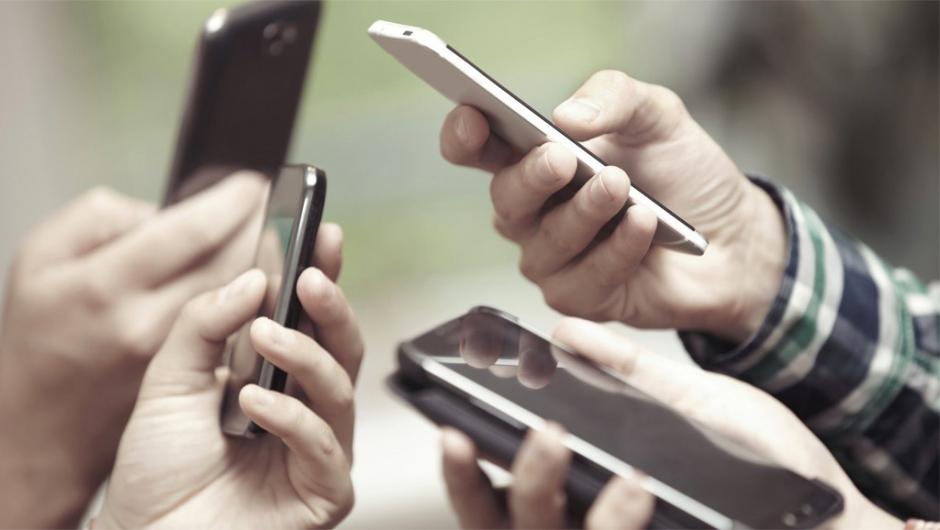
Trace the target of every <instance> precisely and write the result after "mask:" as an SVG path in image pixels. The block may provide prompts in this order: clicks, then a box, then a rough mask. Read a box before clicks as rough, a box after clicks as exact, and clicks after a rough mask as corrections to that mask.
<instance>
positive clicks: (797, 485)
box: [412, 310, 838, 528]
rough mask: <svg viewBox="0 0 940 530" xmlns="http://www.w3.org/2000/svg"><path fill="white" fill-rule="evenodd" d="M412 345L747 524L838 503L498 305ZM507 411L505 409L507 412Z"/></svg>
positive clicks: (793, 518) (815, 513) (785, 522)
mask: <svg viewBox="0 0 940 530" xmlns="http://www.w3.org/2000/svg"><path fill="white" fill-rule="evenodd" d="M412 345H413V346H414V347H415V348H416V349H417V350H418V351H419V352H420V353H421V354H423V355H426V356H428V357H430V358H431V360H433V361H436V362H437V363H440V364H441V365H443V366H444V367H445V368H446V369H448V370H450V371H453V372H455V373H456V374H458V375H459V376H462V377H463V378H465V379H467V380H470V381H471V382H473V383H476V384H477V385H480V386H482V387H484V388H485V389H487V390H489V391H492V392H493V393H495V394H498V395H499V396H502V397H503V398H506V399H507V400H508V401H510V402H511V403H514V404H516V405H518V406H520V407H521V408H522V409H524V411H527V412H528V413H531V414H534V415H536V416H538V417H540V418H544V419H546V420H553V421H556V422H558V423H560V424H561V425H563V426H565V428H566V429H567V430H568V431H569V432H570V433H571V434H572V435H574V436H576V437H578V438H580V439H581V440H584V441H586V442H587V443H588V445H589V446H593V448H596V449H599V450H600V451H601V452H603V453H607V454H608V455H611V456H613V457H615V458H616V459H617V460H619V461H620V462H623V463H626V464H628V465H630V466H633V467H635V468H637V469H639V470H641V471H643V472H645V473H647V474H649V475H650V476H651V477H653V478H654V479H656V480H657V481H658V482H661V483H663V484H665V485H666V486H668V487H670V488H672V489H673V490H677V491H678V492H680V493H681V494H683V495H685V496H687V497H690V498H691V499H694V500H695V501H697V502H698V503H699V504H703V505H705V506H707V507H709V508H711V509H712V510H715V511H717V512H719V513H720V514H722V515H724V516H725V517H728V518H731V519H734V520H737V521H740V522H743V523H745V524H746V525H749V526H753V527H757V528H766V527H771V528H773V527H786V526H802V524H804V522H803V521H800V520H799V519H805V518H807V517H810V516H812V517H814V518H818V517H819V514H820V513H828V511H829V510H831V509H832V504H833V502H836V503H837V502H838V496H837V495H835V496H834V495H833V494H832V493H831V492H829V491H827V490H825V489H822V488H820V487H819V486H818V485H817V484H815V483H813V482H811V481H809V480H806V479H804V478H802V477H800V476H798V475H796V474H794V473H792V472H790V471H788V470H785V469H783V468H781V467H778V466H776V465H774V464H773V463H771V462H768V461H766V460H764V459H762V458H760V457H759V456H757V455H756V454H754V453H753V452H751V451H749V450H747V449H745V448H743V447H742V446H740V445H738V444H737V443H735V442H733V441H731V440H729V439H727V438H725V437H723V436H719V435H718V434H716V433H713V432H710V431H709V430H708V429H706V428H704V427H703V426H701V425H699V424H697V423H695V422H693V421H692V420H689V419H687V418H685V417H683V416H682V415H680V414H678V413H677V412H675V411H674V410H673V409H671V408H669V407H668V406H666V405H664V404H662V403H660V402H658V401H656V400H655V399H653V398H651V397H650V396H648V395H646V394H644V393H642V392H640V391H638V390H637V389H635V388H633V387H631V386H630V385H628V384H627V383H625V382H624V381H623V380H622V379H621V378H619V377H617V376H616V375H614V374H613V373H612V372H608V371H607V370H606V369H604V368H601V367H598V366H596V365H594V364H593V363H592V362H590V361H588V360H586V359H585V358H584V357H581V356H579V355H577V354H575V353H572V352H569V351H567V350H565V349H564V348H561V347H559V346H557V345H555V344H553V343H551V342H549V341H548V340H545V339H544V338H542V337H540V336H538V335H536V334H535V333H532V332H530V331H528V330H526V329H524V328H523V327H521V326H519V325H518V324H516V323H515V322H513V321H511V320H508V319H507V318H506V317H504V316H500V315H497V314H494V313H492V312H491V310H483V311H478V310H477V311H471V312H470V313H468V314H467V315H464V316H463V317H461V318H458V319H455V320H452V321H450V322H448V323H446V324H443V325H442V326H439V327H438V328H436V329H434V330H433V331H431V332H429V333H427V334H425V335H423V336H421V337H419V338H417V339H415V340H414V341H412ZM458 379H459V378H458ZM446 384H447V385H448V386H451V387H452V389H454V390H457V391H458V392H461V393H464V394H470V395H473V389H472V385H471V386H468V387H467V388H464V389H460V388H458V386H459V385H455V384H454V382H453V381H449V382H446ZM475 397H476V399H471V401H472V402H476V404H477V406H480V404H481V402H482V403H484V404H485V403H486V398H485V397H483V396H475ZM484 408H491V409H492V410H495V409H499V408H500V405H499V404H497V403H489V405H484ZM506 409H507V407H505V406H504V407H502V412H503V413H508V411H507V410H506ZM579 452H580V451H579ZM582 455H583V456H585V457H587V458H588V459H590V460H595V459H594V458H592V455H590V454H585V453H582ZM595 462H596V460H595ZM654 493H655V492H654ZM665 500H667V501H669V502H672V501H671V500H670V499H668V498H667V499H665ZM692 515H695V516H696V517H699V516H698V514H695V513H692ZM703 520H704V519H703Z"/></svg>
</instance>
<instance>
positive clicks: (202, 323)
mask: <svg viewBox="0 0 940 530" xmlns="http://www.w3.org/2000/svg"><path fill="white" fill-rule="evenodd" d="M266 283H267V282H266V279H265V276H264V273H262V272H261V271H260V270H258V269H252V270H249V271H248V272H245V273H243V274H241V275H240V276H238V277H237V278H235V279H234V280H232V281H231V282H230V283H229V284H228V285H225V286H223V287H221V288H220V289H216V290H213V291H209V292H207V293H203V294H201V295H199V296H197V297H196V298H194V299H192V300H190V301H189V302H188V303H187V304H186V305H185V306H183V309H182V311H180V315H179V317H178V318H177V319H176V323H175V324H173V328H172V329H171V330H170V334H169V335H168V336H167V339H166V342H165V343H164V344H163V347H162V348H160V351H159V352H157V354H156V356H154V359H153V361H152V362H151V364H150V368H149V369H148V370H147V375H146V376H145V377H144V382H143V387H145V388H146V387H148V386H150V385H154V384H156V383H158V382H161V381H169V382H179V383H184V384H185V382H186V381H187V379H185V377H186V375H187V374H189V375H190V376H197V377H198V376H208V377H207V378H206V379H204V380H205V381H209V382H211V381H214V379H215V377H214V374H215V369H216V368H217V367H218V365H219V361H220V359H221V356H222V352H223V351H224V350H225V344H226V340H227V339H228V337H229V335H231V334H232V333H234V332H235V331H237V330H238V329H239V328H240V327H241V326H243V325H244V324H245V323H246V322H248V321H249V320H250V319H251V318H252V317H254V316H255V315H256V314H257V313H258V309H259V307H260V305H261V301H262V299H263V297H264V293H265V285H266ZM200 380H203V379H200Z"/></svg>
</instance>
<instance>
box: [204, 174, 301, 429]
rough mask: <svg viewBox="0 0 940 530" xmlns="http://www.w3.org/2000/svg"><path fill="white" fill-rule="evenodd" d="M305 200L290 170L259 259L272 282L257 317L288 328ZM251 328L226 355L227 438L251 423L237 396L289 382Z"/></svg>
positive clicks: (277, 191) (275, 191)
mask: <svg viewBox="0 0 940 530" xmlns="http://www.w3.org/2000/svg"><path fill="white" fill-rule="evenodd" d="M303 200H304V179H303V174H302V172H296V171H292V170H291V169H290V168H287V169H285V170H284V171H282V172H281V174H280V175H279V176H278V178H277V179H275V181H274V183H273V185H272V188H271V192H270V196H269V198H268V206H267V211H266V212H265V219H264V225H263V226H262V230H261V235H260V238H259V240H258V250H257V254H256V258H255V264H256V266H257V267H258V268H260V269H261V270H262V271H263V272H264V274H265V276H267V280H268V283H267V291H266V292H265V295H264V300H263V302H262V304H261V309H260V311H259V312H258V315H259V316H265V317H268V318H270V319H272V320H274V321H275V322H278V323H281V324H283V325H290V324H292V323H289V322H287V319H288V312H289V310H290V304H291V298H292V296H281V294H282V293H283V292H285V290H286V291H287V292H290V293H293V285H291V284H292V283H293V274H291V273H290V271H289V270H288V269H289V267H288V264H289V261H288V260H289V257H290V254H291V251H292V245H293V244H294V241H295V240H296V239H297V238H296V237H295V233H296V231H297V230H299V229H300V226H299V219H298V215H299V214H300V212H301V211H302V208H301V204H302V201H303ZM250 325H251V322H249V323H248V324H246V325H245V326H244V327H243V328H242V329H241V330H240V331H239V332H238V334H237V335H236V336H235V337H234V339H233V340H232V342H231V344H230V345H229V348H228V350H227V351H226V355H225V361H226V363H227V364H228V367H229V370H230V374H229V379H228V382H227V384H226V393H225V405H224V406H223V414H222V416H223V417H222V423H223V428H224V429H225V430H226V432H236V431H238V432H240V431H242V430H244V428H246V427H247V425H248V424H249V423H250V422H249V421H248V419H247V417H245V416H244V414H243V413H242V411H241V407H240V406H239V405H238V393H239V391H241V389H242V387H243V386H245V385H246V384H249V383H256V384H259V385H262V386H265V387H267V388H272V389H274V390H283V387H284V383H285V381H286V374H285V373H284V372H283V371H281V370H280V369H278V368H276V367H274V366H273V365H270V364H268V363H265V362H264V359H263V358H262V357H261V356H260V355H258V353H257V352H256V351H255V349H254V346H252V344H251V338H250V334H249V333H248V328H249V326H250Z"/></svg>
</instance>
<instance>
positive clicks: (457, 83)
mask: <svg viewBox="0 0 940 530" xmlns="http://www.w3.org/2000/svg"><path fill="white" fill-rule="evenodd" d="M369 35H370V36H371V37H372V39H373V40H375V42H377V43H378V44H379V46H381V47H382V48H383V49H384V50H385V51H386V52H388V53H389V54H391V55H392V56H393V57H395V58H396V59H398V61H399V62H400V63H402V64H403V65H405V66H406V67H407V68H408V69H409V70H411V71H412V72H413V73H414V74H415V75H417V76H418V77H420V78H421V79H423V80H424V81H425V82H426V83H428V84H429V85H431V86H432V87H434V88H435V89H437V91H438V92H440V93H441V94H443V95H444V96H446V97H447V98H448V99H450V100H451V101H453V102H454V103H458V104H465V105H470V106H472V107H475V108H477V109H479V110H480V111H481V112H482V113H483V114H484V115H485V116H486V117H487V120H488V121H489V123H490V128H491V129H492V130H493V132H495V133H496V134H497V135H498V136H499V137H500V138H502V139H503V140H505V141H506V142H508V143H509V144H510V145H512V146H513V147H515V148H516V149H518V150H519V151H522V152H526V151H529V150H530V149H532V148H533V147H536V146H539V145H542V144H543V143H546V142H555V143H558V144H560V145H563V146H565V147H566V148H568V149H569V150H570V151H571V152H572V153H573V154H574V155H575V156H576V157H577V159H578V169H577V171H576V173H575V178H574V180H573V181H572V183H571V184H570V185H569V186H567V187H566V189H563V190H561V191H560V192H558V193H559V194H562V195H566V196H569V197H570V196H571V195H573V194H574V192H575V191H577V189H578V188H580V187H581V186H582V185H583V184H584V183H585V182H587V181H588V179H590V178H591V177H592V176H594V175H595V174H597V172H599V171H600V170H601V169H602V168H603V167H604V166H606V165H607V164H605V163H604V161H603V160H601V159H600V158H598V157H597V156H595V155H594V154H593V153H591V152H590V151H588V150H587V149H585V148H584V146H582V145H581V144H580V143H578V142H576V141H574V140H572V139H571V138H569V137H568V136H567V135H566V134H565V133H563V132H562V131H561V130H559V129H558V128H557V127H555V126H554V125H553V124H552V122H550V121H549V120H548V119H546V118H544V117H543V116H541V115H540V114H539V113H538V112H536V111H535V109H533V108H532V107H530V106H529V105H527V104H526V103H525V102H524V101H522V100H521V99H519V98H518V97H516V96H515V95H514V94H513V93H512V92H510V91H509V90H506V88H504V87H503V86H502V85H500V84H499V83H497V82H496V81H495V80H494V79H493V78H492V77H490V76H488V75H487V74H486V73H484V72H483V70H480V69H479V68H478V67H476V66H474V65H473V63H471V62H470V61H469V60H467V58H466V57H464V56H463V55H461V54H460V53H459V52H457V50H455V49H454V48H453V47H451V46H449V45H448V44H447V43H445V42H444V41H443V40H441V39H440V38H439V37H438V36H437V35H435V34H434V33H431V32H430V31H428V30H426V29H423V28H418V27H414V26H405V25H402V24H395V23H394V22H386V21H384V20H377V21H376V22H374V23H373V24H372V26H370V27H369ZM556 200H558V199H556ZM562 200H563V199H562ZM629 204H641V205H643V206H645V207H647V208H649V209H650V210H652V211H653V212H655V213H656V217H657V219H658V220H659V225H658V226H657V228H656V235H655V238H654V242H655V243H656V244H658V245H662V246H665V247H668V248H671V249H674V250H677V251H680V252H684V253H687V254H693V255H699V256H700V255H702V254H703V253H704V252H705V248H706V247H708V240H707V239H705V237H704V236H703V235H702V234H700V233H698V232H697V231H696V230H695V228H694V227H693V226H692V225H690V224H689V223H687V222H685V221H683V220H682V218H680V217H679V216H678V215H676V214H674V213H672V212H671V211H669V209H668V208H666V207H665V206H663V205H662V204H660V203H659V202H657V201H656V200H655V199H653V198H652V197H650V196H648V195H646V194H645V193H643V192H642V191H640V190H639V189H638V188H637V187H636V186H633V187H632V188H631V190H630V199H629V201H628V205H629ZM622 215H623V211H621V213H620V214H619V215H618V216H617V219H619V218H620V217H621V216H622Z"/></svg>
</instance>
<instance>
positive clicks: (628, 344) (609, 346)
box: [553, 318, 720, 412]
mask: <svg viewBox="0 0 940 530" xmlns="http://www.w3.org/2000/svg"><path fill="white" fill-rule="evenodd" d="M553 338H554V339H555V340H557V341H558V342H560V343H561V344H564V345H566V346H568V347H569V348H571V349H572V350H574V351H575V352H577V353H579V354H581V355H583V356H584V357H586V358H588V359H590V360H592V361H594V362H596V363H598V364H601V365H604V366H607V367H609V368H612V369H613V370H614V371H616V372H617V373H618V374H620V375H621V376H622V377H623V378H624V379H625V380H626V381H627V382H628V383H630V384H631V385H632V386H633V387H635V388H636V389H637V390H640V391H641V392H644V393H646V394H648V395H649V396H651V397H653V398H655V399H657V400H659V401H660V402H662V403H664V404H666V405H669V406H671V407H673V408H678V409H683V408H686V407H685V404H686V403H690V404H697V403H701V402H702V399H701V398H704V397H706V395H710V394H712V393H713V387H714V381H713V379H715V378H719V377H720V376H716V375H715V374H710V373H708V372H705V371H703V370H702V369H701V368H698V367H697V366H693V365H691V364H683V363H679V362H676V361H674V360H672V359H668V358H665V357H662V356H659V355H656V354H654V353H651V352H649V351H646V350H645V349H644V348H643V347H641V346H639V345H638V344H636V343H635V342H633V341H632V340H630V339H628V338H626V337H624V336H621V335H618V334H616V333H614V332H613V331H611V330H609V329H607V328H605V327H603V326H601V325H598V324H595V323H593V322H589V321H587V320H581V319H578V318H566V319H564V320H562V321H561V322H560V323H559V324H558V326H557V327H556V328H555V333H554V334H553ZM681 412H685V411H684V410H681Z"/></svg>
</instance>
